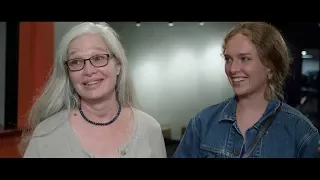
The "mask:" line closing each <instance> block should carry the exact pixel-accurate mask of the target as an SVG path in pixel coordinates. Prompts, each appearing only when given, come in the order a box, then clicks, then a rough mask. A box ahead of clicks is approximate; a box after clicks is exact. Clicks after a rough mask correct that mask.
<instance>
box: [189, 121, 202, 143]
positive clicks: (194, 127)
mask: <svg viewBox="0 0 320 180" xmlns="http://www.w3.org/2000/svg"><path fill="white" fill-rule="evenodd" d="M196 120H200V118H199V117H196V118H194V119H193V120H192V124H191V127H192V131H193V132H195V134H196V136H197V138H198V140H199V141H200V135H199V132H198V130H197V127H196Z"/></svg>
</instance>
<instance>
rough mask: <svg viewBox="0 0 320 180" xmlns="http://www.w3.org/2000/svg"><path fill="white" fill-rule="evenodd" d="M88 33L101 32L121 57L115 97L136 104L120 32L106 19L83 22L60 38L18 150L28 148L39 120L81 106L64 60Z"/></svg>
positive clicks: (114, 51)
mask: <svg viewBox="0 0 320 180" xmlns="http://www.w3.org/2000/svg"><path fill="white" fill-rule="evenodd" d="M87 33H90V34H98V35H100V36H101V37H102V38H103V39H104V40H105V42H106V44H107V46H108V47H109V50H110V52H111V53H113V54H114V55H115V57H116V58H115V59H117V61H119V62H118V63H120V65H121V71H120V74H119V76H118V84H117V90H118V91H117V93H116V96H117V97H116V98H117V100H118V101H119V102H120V103H121V104H122V105H124V106H134V99H133V89H132V84H131V83H132V82H131V79H130V78H129V76H128V71H127V58H126V54H125V50H124V48H123V46H122V45H121V43H120V41H119V37H118V34H117V33H116V32H115V31H114V30H113V29H112V28H111V27H110V26H109V25H108V24H107V23H104V22H102V23H92V22H84V23H81V24H79V25H77V26H75V27H73V28H72V29H71V30H70V31H69V32H68V33H66V34H65V35H64V36H63V38H62V40H61V42H60V45H59V47H58V49H57V51H56V55H55V59H54V65H53V72H52V74H51V76H50V78H49V80H48V81H47V83H46V85H45V86H44V89H43V91H42V93H41V94H40V96H39V97H38V98H37V99H36V101H35V103H34V105H33V107H32V108H31V110H30V114H29V124H28V125H29V126H28V130H25V131H24V132H23V133H22V139H21V142H20V144H19V150H20V152H21V153H22V154H23V153H24V151H25V149H26V148H27V145H28V143H29V141H30V138H31V136H32V132H33V130H34V128H35V127H36V126H37V125H38V124H39V123H40V122H42V121H43V120H45V119H47V118H48V117H50V116H52V115H54V114H56V113H58V112H60V111H62V110H68V111H70V110H71V109H73V108H77V107H78V106H79V103H80V102H79V98H78V97H77V95H76V93H75V91H74V87H73V85H72V83H71V81H70V78H69V75H68V70H67V68H66V67H65V65H64V63H65V61H66V60H67V51H68V47H69V44H70V42H71V41H72V40H74V39H75V38H77V37H79V36H81V35H83V34H87Z"/></svg>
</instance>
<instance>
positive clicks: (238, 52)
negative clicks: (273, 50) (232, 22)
mask: <svg viewBox="0 0 320 180" xmlns="http://www.w3.org/2000/svg"><path fill="white" fill-rule="evenodd" d="M224 56H225V73H226V75H227V76H228V79H229V82H230V84H231V86H232V88H233V90H234V92H235V94H236V95H237V96H248V95H252V94H260V93H262V94H264V92H265V89H266V87H267V78H268V71H269V70H268V68H267V67H265V66H264V65H263V64H262V62H261V60H260V58H259V55H258V52H257V49H256V47H255V45H254V44H253V43H252V42H251V41H250V39H249V38H248V37H247V36H244V35H242V34H237V35H235V36H233V37H232V38H230V40H229V41H228V42H227V44H226V48H225V53H224Z"/></svg>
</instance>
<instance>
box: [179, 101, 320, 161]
mask: <svg viewBox="0 0 320 180" xmlns="http://www.w3.org/2000/svg"><path fill="white" fill-rule="evenodd" d="M236 104H237V100H236V96H234V97H233V98H230V99H228V100H226V101H224V102H221V103H219V104H216V105H213V106H210V107H207V108H205V109H203V110H202V111H201V112H200V113H198V114H197V115H196V116H195V117H193V118H192V119H191V121H190V122H189V124H188V126H187V129H186V131H185V134H184V135H183V137H182V139H181V142H180V144H179V146H178V148H177V151H176V152H175V154H174V156H173V157H174V158H240V154H241V151H242V147H243V144H244V143H245V146H246V147H248V146H249V144H250V143H251V141H252V140H253V138H254V137H255V135H256V134H257V133H258V131H259V130H260V128H261V124H262V122H263V121H264V120H265V119H266V118H267V117H269V116H271V115H272V114H273V113H275V111H276V109H277V107H278V106H279V105H280V101H279V100H278V99H274V100H272V101H270V102H269V103H268V106H267V108H266V110H265V112H264V114H263V115H262V117H261V119H260V120H259V121H258V122H257V123H256V124H255V125H254V126H253V127H251V128H249V129H248V130H247V132H246V136H245V142H244V137H243V136H242V134H241V133H240V130H239V128H238V126H237V123H236ZM319 140H320V137H319V133H318V130H317V129H316V128H315V127H314V126H313V125H312V123H311V122H310V121H309V120H308V119H307V118H306V117H305V116H304V115H303V114H302V113H300V112H299V111H298V110H296V109H294V108H292V107H290V106H289V105H287V104H285V103H283V105H282V107H281V109H280V111H279V113H278V115H277V116H276V118H275V119H274V121H273V123H272V124H271V126H270V127H269V129H268V131H267V133H266V134H265V135H264V136H263V138H262V139H261V141H260V142H259V143H258V145H257V146H256V147H255V149H254V150H253V152H252V153H251V155H250V158H314V157H318V156H319V154H318V152H317V148H318V145H319Z"/></svg>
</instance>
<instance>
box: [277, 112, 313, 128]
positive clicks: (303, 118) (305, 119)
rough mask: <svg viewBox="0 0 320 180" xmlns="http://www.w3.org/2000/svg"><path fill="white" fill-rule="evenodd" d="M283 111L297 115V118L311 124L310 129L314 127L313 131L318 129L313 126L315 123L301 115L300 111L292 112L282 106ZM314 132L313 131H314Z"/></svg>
mask: <svg viewBox="0 0 320 180" xmlns="http://www.w3.org/2000/svg"><path fill="white" fill-rule="evenodd" d="M281 111H282V112H284V113H288V114H290V115H293V116H295V117H296V118H299V119H300V120H302V121H303V122H306V123H307V124H308V126H309V128H310V129H312V130H313V131H316V130H317V129H316V128H315V127H314V126H313V124H312V123H311V122H310V121H309V120H308V119H307V118H305V117H303V116H301V115H299V114H298V113H295V112H292V111H290V110H288V109H286V108H281ZM312 133H313V132H312Z"/></svg>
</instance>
